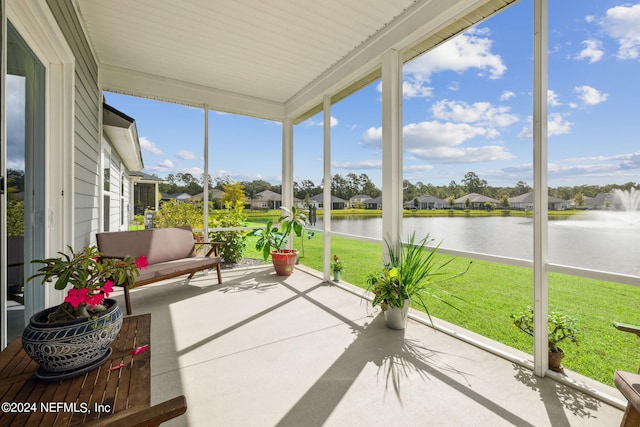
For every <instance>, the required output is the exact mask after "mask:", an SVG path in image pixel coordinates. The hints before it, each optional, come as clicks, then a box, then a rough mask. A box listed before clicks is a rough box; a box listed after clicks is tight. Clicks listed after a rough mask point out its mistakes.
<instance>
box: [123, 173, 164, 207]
mask: <svg viewBox="0 0 640 427" xmlns="http://www.w3.org/2000/svg"><path fill="white" fill-rule="evenodd" d="M129 180H130V181H131V182H132V183H133V200H132V205H133V207H134V214H135V215H142V214H144V211H145V210H147V209H154V210H156V211H157V210H158V204H159V202H160V200H159V199H158V194H159V193H160V190H158V185H159V184H162V183H163V182H164V179H162V178H158V177H155V176H153V175H149V174H147V173H144V172H140V171H131V172H129Z"/></svg>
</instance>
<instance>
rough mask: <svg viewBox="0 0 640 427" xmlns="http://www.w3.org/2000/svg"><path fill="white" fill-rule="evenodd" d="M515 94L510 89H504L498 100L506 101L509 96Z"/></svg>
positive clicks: (511, 96) (512, 96)
mask: <svg viewBox="0 0 640 427" xmlns="http://www.w3.org/2000/svg"><path fill="white" fill-rule="evenodd" d="M515 96H516V94H515V93H513V92H511V91H510V90H505V91H504V92H502V94H501V95H500V101H508V100H510V99H511V98H514V97H515Z"/></svg>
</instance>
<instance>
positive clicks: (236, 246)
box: [209, 201, 247, 264]
mask: <svg viewBox="0 0 640 427" xmlns="http://www.w3.org/2000/svg"><path fill="white" fill-rule="evenodd" d="M245 225H246V217H245V216H244V204H243V203H242V202H240V201H238V202H235V203H232V202H226V203H225V206H224V209H221V210H219V211H218V212H216V214H215V215H214V218H213V222H212V227H213V228H223V227H243V226H245ZM246 233H247V232H246V231H211V232H209V241H211V242H222V246H221V248H220V256H221V257H222V259H223V261H224V262H226V263H230V264H234V263H237V262H238V261H240V260H241V259H242V256H243V255H244V250H245V248H246V247H247V242H246V238H247V237H246Z"/></svg>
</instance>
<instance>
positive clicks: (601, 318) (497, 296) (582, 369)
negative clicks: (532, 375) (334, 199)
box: [245, 232, 640, 385]
mask: <svg viewBox="0 0 640 427" xmlns="http://www.w3.org/2000/svg"><path fill="white" fill-rule="evenodd" d="M253 242H254V239H253V238H251V237H250V238H249V242H248V245H247V252H246V254H245V256H246V257H250V258H260V256H259V254H258V253H257V251H255V248H254V244H253ZM295 246H296V248H297V249H301V247H302V245H301V239H300V238H298V237H296V239H295ZM322 247H323V236H322V234H321V233H317V232H316V233H315V235H314V236H313V237H312V238H311V239H307V238H305V239H304V253H302V252H301V258H300V262H301V263H302V264H303V265H306V266H309V267H311V268H314V269H316V270H322ZM331 248H332V253H335V254H338V255H339V257H340V259H341V260H343V261H344V263H345V264H346V271H344V272H343V274H342V280H344V281H346V282H349V283H351V284H354V285H356V286H360V287H363V288H364V287H365V279H366V277H367V275H368V274H369V273H370V272H372V271H374V270H375V269H377V268H378V267H379V266H380V264H381V261H380V260H381V247H380V245H379V244H373V243H366V242H361V241H355V240H351V239H346V238H340V237H333V238H332V240H331ZM439 257H440V258H441V259H442V260H443V261H444V260H446V259H448V258H449V257H447V256H445V255H439ZM469 261H470V260H468V259H463V258H457V259H455V260H454V261H453V262H452V263H451V264H449V265H448V266H447V271H451V272H459V271H463V270H464V269H465V268H466V267H467V265H468V263H469ZM434 286H436V287H437V288H438V289H440V290H442V291H445V292H449V293H451V294H452V295H455V296H457V297H460V298H461V299H462V300H461V299H457V298H449V300H450V301H451V302H452V303H454V305H455V306H456V307H457V308H458V310H455V309H452V308H450V307H448V306H447V305H446V304H443V303H442V302H439V301H436V300H433V299H431V300H430V301H432V304H431V305H430V307H429V310H430V314H431V315H432V316H435V317H438V318H441V319H444V320H446V321H448V322H451V323H454V324H457V325H459V326H462V327H464V328H466V329H469V330H471V331H474V332H476V333H479V334H481V335H484V336H486V337H489V338H491V339H494V340H496V341H499V342H502V343H504V344H507V345H509V346H511V347H514V348H517V349H519V350H522V351H526V352H528V353H532V351H533V342H532V339H531V338H530V337H529V336H528V335H526V334H524V333H523V332H521V331H520V330H518V329H516V328H515V327H513V326H512V325H511V321H510V319H509V315H510V314H511V313H512V312H514V311H517V310H521V309H523V308H524V307H526V306H527V305H533V273H532V271H531V270H529V269H527V268H522V267H513V266H507V265H503V264H497V263H492V262H486V261H477V260H474V261H473V263H472V266H471V268H470V269H469V271H468V272H467V273H466V274H465V275H463V276H461V277H458V278H456V279H454V280H452V281H449V282H444V283H439V284H437V285H434ZM549 302H550V310H560V311H563V312H565V313H566V314H568V315H570V316H573V317H575V318H577V320H578V327H579V328H580V343H579V344H578V345H575V344H572V343H567V344H564V343H561V345H560V346H561V347H562V348H563V349H564V350H565V352H566V353H567V357H565V359H564V362H563V364H564V366H566V367H567V368H569V369H571V370H573V371H576V372H579V373H581V374H583V375H585V376H588V377H590V378H593V379H595V380H597V381H600V382H602V383H604V384H608V385H613V374H614V372H615V370H616V369H623V370H627V371H632V372H635V371H637V370H638V366H640V341H639V340H638V338H637V337H636V336H635V335H633V334H629V333H623V332H620V331H618V330H616V329H615V328H614V327H613V326H612V325H611V324H612V322H614V321H619V322H623V323H632V324H636V325H640V288H637V287H633V286H627V285H620V284H615V283H609V282H603V281H599V280H592V279H584V278H580V277H574V276H565V275H560V274H553V273H552V274H550V276H549ZM562 344H564V345H562Z"/></svg>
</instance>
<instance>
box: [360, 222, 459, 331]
mask: <svg viewBox="0 0 640 427" xmlns="http://www.w3.org/2000/svg"><path fill="white" fill-rule="evenodd" d="M430 241H431V239H429V236H428V235H427V236H426V237H425V238H424V239H422V240H420V241H419V242H416V241H415V233H412V234H411V235H410V236H409V239H408V242H407V244H406V246H403V244H402V242H401V241H399V242H390V241H389V240H388V239H385V244H386V246H387V252H388V254H389V259H388V261H387V262H385V263H384V268H383V269H382V270H381V271H377V272H375V273H373V274H370V275H369V276H368V277H367V290H368V291H370V292H372V293H373V294H374V297H373V301H372V305H373V306H374V307H375V306H378V305H379V306H380V307H381V308H382V311H383V312H384V314H385V319H386V322H387V326H389V327H390V328H392V329H404V328H405V327H406V324H407V318H408V312H409V306H410V305H411V300H412V299H414V300H415V301H417V302H418V303H419V304H420V306H421V307H422V308H423V309H424V311H425V313H427V316H429V321H431V324H432V325H433V321H432V319H431V315H430V314H429V309H428V306H427V303H426V301H425V297H427V296H431V297H434V298H436V299H438V300H440V301H442V302H444V303H445V304H447V305H449V306H451V307H453V308H455V306H453V305H452V304H450V303H449V302H447V301H446V300H444V299H443V298H442V297H441V296H440V295H438V293H437V292H436V291H434V290H432V289H431V285H432V284H433V279H434V278H436V277H438V276H443V275H446V273H445V272H443V271H441V269H442V268H443V267H445V266H446V265H448V264H449V263H450V262H451V261H453V258H451V259H449V260H447V261H445V262H443V263H442V264H438V263H436V259H435V256H436V252H437V250H438V248H439V247H440V244H438V245H437V246H436V247H435V249H433V250H429V249H427V248H426V246H427V244H428V243H429V242H430ZM470 265H471V263H469V266H470ZM468 270H469V267H467V270H465V271H464V272H462V273H460V274H457V275H455V277H457V276H459V275H461V274H464V273H465V272H466V271H468ZM451 278H453V277H449V279H451Z"/></svg>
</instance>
